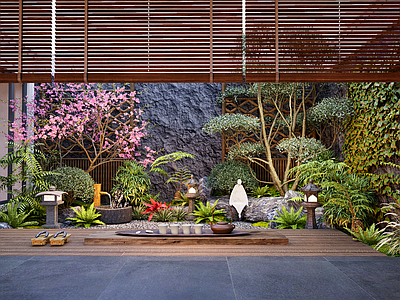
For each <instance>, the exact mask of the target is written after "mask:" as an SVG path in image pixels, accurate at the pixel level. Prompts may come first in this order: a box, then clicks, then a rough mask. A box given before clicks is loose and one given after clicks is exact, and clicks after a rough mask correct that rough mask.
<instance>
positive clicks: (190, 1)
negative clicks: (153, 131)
mask: <svg viewBox="0 0 400 300" xmlns="http://www.w3.org/2000/svg"><path fill="white" fill-rule="evenodd" d="M52 3H53V2H52V0H19V1H16V0H2V1H1V2H0V30H1V37H0V82H50V81H51V80H52V77H51V73H52V67H54V68H55V70H54V72H55V74H54V76H55V77H54V79H55V81H58V82H71V81H75V82H87V81H89V82H211V83H212V82H242V81H243V75H244V74H243V71H244V67H245V69H246V72H245V73H246V74H245V80H246V82H257V81H266V82H273V81H281V82H290V81H300V82H310V81H315V82H327V81H332V82H333V81H339V82H340V81H342V82H349V81H400V65H399V64H400V62H399V56H400V1H399V0H304V1H298V0H246V1H245V3H246V5H245V19H244V21H245V22H244V23H242V13H243V8H242V0H169V1H168V0H130V1H128V0H71V1H68V0H57V1H55V4H56V5H55V7H54V8H55V20H54V21H55V25H54V26H52ZM243 24H246V26H245V28H246V35H245V41H246V46H247V48H246V51H245V54H246V55H243V53H242V51H243V48H242V40H243V36H242V30H243V28H244V27H243ZM276 29H277V30H276ZM52 30H54V31H55V36H54V40H55V49H54V50H52ZM53 58H54V64H53V65H52V59H53Z"/></svg>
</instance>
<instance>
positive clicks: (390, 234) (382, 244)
mask: <svg viewBox="0 0 400 300" xmlns="http://www.w3.org/2000/svg"><path fill="white" fill-rule="evenodd" d="M395 207H397V208H399V205H398V204H397V205H395ZM386 215H387V216H390V218H391V219H392V221H390V222H382V223H386V227H385V228H384V229H382V230H381V231H380V232H381V233H382V234H383V239H382V240H380V241H379V243H378V244H377V245H376V247H375V248H376V249H377V250H379V249H381V248H382V249H383V248H386V249H385V250H386V253H387V254H388V255H393V256H398V255H400V216H399V215H398V214H397V213H395V212H390V213H387V214H386Z"/></svg>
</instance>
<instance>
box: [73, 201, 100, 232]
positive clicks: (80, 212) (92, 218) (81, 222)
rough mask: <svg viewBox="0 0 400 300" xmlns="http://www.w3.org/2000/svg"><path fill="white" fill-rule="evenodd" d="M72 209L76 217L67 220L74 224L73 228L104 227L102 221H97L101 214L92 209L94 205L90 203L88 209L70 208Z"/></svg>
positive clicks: (82, 207)
mask: <svg viewBox="0 0 400 300" xmlns="http://www.w3.org/2000/svg"><path fill="white" fill-rule="evenodd" d="M72 209H73V211H74V212H75V213H76V217H75V218H67V220H72V221H74V223H75V224H76V225H75V227H79V226H84V227H85V228H89V227H90V226H92V225H106V224H105V223H103V222H102V221H100V220H97V218H98V217H100V216H101V214H100V213H98V212H97V211H96V209H95V208H94V203H92V204H91V205H90V206H89V207H88V209H85V207H84V206H81V208H80V209H76V208H74V207H72Z"/></svg>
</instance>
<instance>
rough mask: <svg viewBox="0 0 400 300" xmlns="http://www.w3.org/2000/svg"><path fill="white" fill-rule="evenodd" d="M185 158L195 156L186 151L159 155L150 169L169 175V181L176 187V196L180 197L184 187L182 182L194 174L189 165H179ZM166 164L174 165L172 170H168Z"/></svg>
mask: <svg viewBox="0 0 400 300" xmlns="http://www.w3.org/2000/svg"><path fill="white" fill-rule="evenodd" d="M184 158H192V159H194V158H195V156H194V155H192V154H189V153H186V152H181V151H178V152H173V153H170V154H166V155H163V156H160V157H158V158H157V159H156V160H154V162H153V163H152V164H151V168H150V171H151V172H156V173H158V174H161V175H163V176H165V177H167V178H168V179H167V181H166V182H165V183H166V184H167V183H172V184H173V186H174V188H175V198H180V193H181V189H182V184H183V183H184V182H185V181H186V180H189V179H190V176H191V175H192V174H191V173H190V171H189V170H188V169H187V167H185V166H182V167H180V166H179V165H178V163H177V162H178V161H180V160H182V159H184ZM165 165H169V166H171V167H172V172H168V171H167V170H166V169H165Z"/></svg>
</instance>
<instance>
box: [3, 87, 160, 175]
mask: <svg viewBox="0 0 400 300" xmlns="http://www.w3.org/2000/svg"><path fill="white" fill-rule="evenodd" d="M35 94H36V96H35V98H34V100H33V101H32V102H31V103H27V105H28V110H29V111H32V112H33V114H32V116H31V117H28V116H27V115H23V114H21V117H20V118H18V119H16V120H15V121H14V122H13V123H12V124H10V128H11V131H12V132H13V133H14V134H13V136H10V137H9V139H12V140H13V141H24V142H26V141H27V140H29V141H33V142H35V141H38V140H42V141H43V140H47V141H49V140H50V141H51V142H52V143H54V144H56V145H57V146H58V150H59V152H60V159H61V160H62V158H63V157H64V156H65V155H67V154H68V153H66V151H65V148H64V150H63V148H62V147H61V144H62V143H65V141H67V140H68V141H72V142H73V146H74V147H78V148H80V149H81V150H82V152H83V153H84V155H85V156H86V157H87V159H88V160H89V167H88V169H87V170H86V172H90V171H92V170H94V169H95V168H96V167H98V166H100V165H103V164H106V163H109V162H111V161H113V160H115V159H117V158H124V159H132V160H134V161H137V162H139V163H141V164H143V165H144V166H147V165H148V164H149V163H151V162H153V161H154V159H153V154H154V153H155V151H153V150H151V149H150V148H149V147H142V146H141V142H142V140H143V138H145V137H146V136H147V131H146V127H147V125H148V123H147V122H145V121H143V120H142V119H141V114H142V112H143V111H142V110H140V109H136V108H134V109H130V110H129V111H128V112H127V111H123V110H122V109H121V105H124V104H126V103H130V105H132V106H134V105H135V104H136V103H140V101H139V99H138V98H136V97H135V96H136V92H131V93H129V92H126V91H125V90H124V89H123V88H119V87H117V88H114V89H113V90H105V89H102V88H101V87H99V86H97V85H95V84H72V83H69V84H58V83H51V84H50V83H49V84H47V83H44V84H41V85H40V86H38V87H36V88H35ZM14 108H15V109H16V106H14ZM115 116H118V117H117V118H116V117H115ZM61 152H64V153H61ZM67 152H69V151H67Z"/></svg>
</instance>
